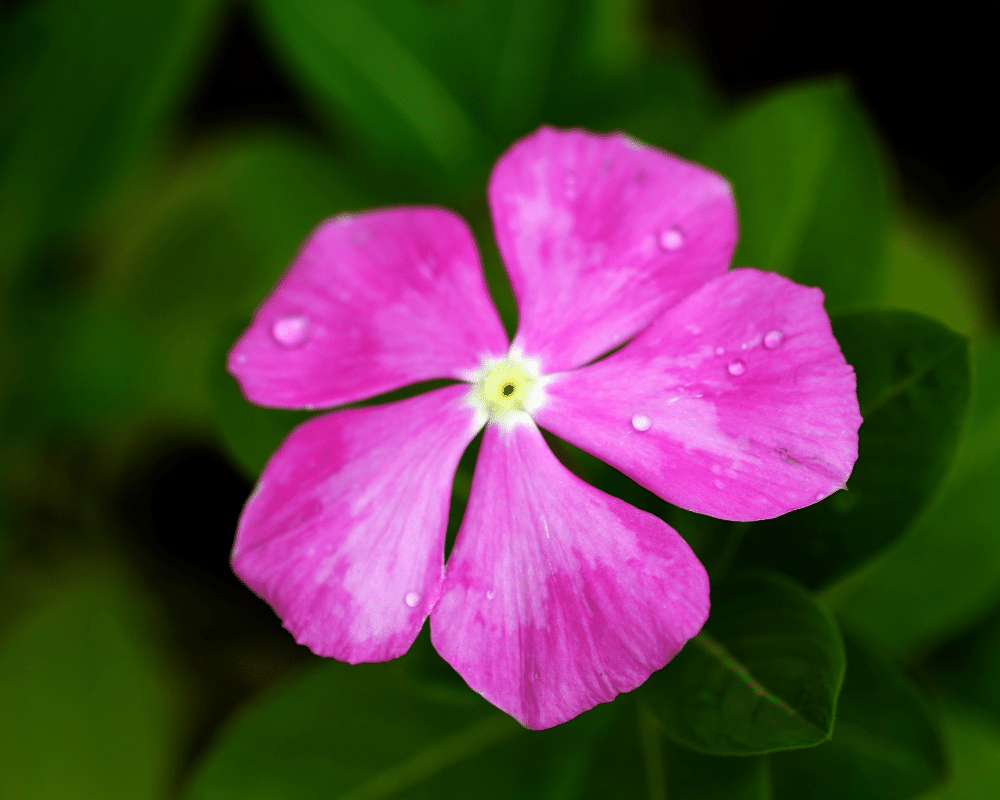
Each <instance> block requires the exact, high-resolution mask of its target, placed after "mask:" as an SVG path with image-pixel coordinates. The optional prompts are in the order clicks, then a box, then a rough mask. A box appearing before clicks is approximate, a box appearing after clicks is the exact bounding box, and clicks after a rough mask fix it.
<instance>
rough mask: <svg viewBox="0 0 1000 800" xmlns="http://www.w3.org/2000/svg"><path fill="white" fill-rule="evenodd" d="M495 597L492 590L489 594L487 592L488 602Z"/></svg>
mask: <svg viewBox="0 0 1000 800" xmlns="http://www.w3.org/2000/svg"><path fill="white" fill-rule="evenodd" d="M493 597H494V592H493V590H492V589H490V590H489V591H488V592H486V599H487V600H492V599H493Z"/></svg>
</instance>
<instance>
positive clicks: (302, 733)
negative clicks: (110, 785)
mask: <svg viewBox="0 0 1000 800" xmlns="http://www.w3.org/2000/svg"><path fill="white" fill-rule="evenodd" d="M406 660H407V659H404V660H403V661H402V662H401V661H395V662H390V663H387V664H359V665H356V666H349V665H347V664H340V663H337V662H333V661H327V662H324V663H322V664H320V665H318V666H317V667H315V668H314V669H312V670H310V671H309V672H307V673H306V674H304V675H302V676H301V677H299V678H298V679H296V680H294V681H292V682H291V683H289V684H287V685H286V686H284V687H282V688H281V689H279V690H278V691H276V692H274V693H273V694H271V695H270V696H269V697H266V698H264V699H263V700H261V701H260V702H258V703H257V704H256V705H255V706H253V707H251V708H250V709H248V710H247V711H246V712H245V713H244V714H243V715H241V717H240V718H238V719H237V720H236V721H235V722H234V723H233V724H232V725H230V726H229V727H228V729H227V730H226V731H225V732H224V734H223V735H222V737H221V739H220V740H219V741H218V742H216V743H215V745H214V746H213V747H212V748H211V750H210V752H209V754H208V757H207V759H206V760H205V762H204V763H203V764H202V765H201V766H200V767H199V768H198V770H197V771H196V773H195V776H194V778H193V780H192V783H191V786H190V790H189V792H188V793H187V795H186V796H187V797H188V798H189V800H223V799H226V800H228V798H233V799H234V800H235V799H236V798H239V800H255V799H256V798H261V800H263V799H264V798H267V799H268V800H270V798H273V797H282V798H288V799H289V800H299V798H303V799H304V798H310V800H312V798H316V800H319V799H320V798H323V800H326V799H327V798H342V799H344V800H346V798H351V800H355V799H360V798H366V800H374V798H403V797H405V798H427V800H431V799H432V798H441V799H442V800H446V799H447V798H466V797H476V798H484V800H488V799H489V798H497V799H498V800H499V799H500V798H510V797H517V798H526V799H530V798H551V797H575V796H578V795H579V794H580V793H581V792H582V789H583V786H584V779H585V775H586V772H587V765H588V763H589V762H590V760H591V758H592V757H593V753H594V746H595V742H596V741H597V737H598V736H599V734H600V733H601V732H602V731H603V730H605V729H606V727H607V724H608V722H609V720H611V719H612V718H613V717H614V715H615V713H616V709H615V706H612V705H605V706H601V707H599V708H598V709H595V710H594V711H590V712H588V713H586V714H583V715H582V716H580V717H577V718H576V719H575V720H573V721H571V722H569V723H567V724H565V725H562V726H559V727H558V728H554V729H551V730H548V731H539V732H532V731H527V730H525V729H523V728H522V727H521V726H520V725H518V724H517V723H516V722H515V721H514V720H512V719H511V718H510V717H508V716H506V715H505V714H503V713H501V712H499V711H497V710H496V709H494V708H493V707H492V706H490V705H489V704H488V703H486V702H485V701H484V700H482V698H480V697H479V696H478V695H476V694H474V693H473V692H471V691H470V690H469V689H468V687H464V686H461V687H459V688H452V687H451V686H450V685H447V684H444V683H441V682H438V681H434V682H428V681H418V680H416V679H414V678H413V677H410V675H409V674H408V671H407V669H406Z"/></svg>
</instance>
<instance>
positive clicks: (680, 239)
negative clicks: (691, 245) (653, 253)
mask: <svg viewBox="0 0 1000 800" xmlns="http://www.w3.org/2000/svg"><path fill="white" fill-rule="evenodd" d="M657 241H658V242H659V243H660V247H661V248H663V249H664V250H666V251H667V252H668V253H673V252H674V251H675V250H680V249H681V248H682V247H683V246H684V232H683V231H681V229H680V228H678V227H673V228H666V229H664V230H662V231H660V235H659V236H658V237H657Z"/></svg>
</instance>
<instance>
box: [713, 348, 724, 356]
mask: <svg viewBox="0 0 1000 800" xmlns="http://www.w3.org/2000/svg"><path fill="white" fill-rule="evenodd" d="M715 354H716V355H717V356H724V355H725V354H726V348H725V347H716V348H715Z"/></svg>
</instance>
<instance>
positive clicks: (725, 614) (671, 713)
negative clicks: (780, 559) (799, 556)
mask: <svg viewBox="0 0 1000 800" xmlns="http://www.w3.org/2000/svg"><path fill="white" fill-rule="evenodd" d="M843 675H844V652H843V645H842V644H841V642H840V634H839V633H838V631H837V626H836V623H835V622H834V621H833V619H832V618H831V617H830V615H829V614H828V613H827V612H826V611H825V609H823V608H822V607H821V606H820V605H819V604H818V603H817V602H816V601H815V600H814V599H813V598H812V597H811V596H810V595H809V594H808V593H807V592H806V591H805V590H804V589H802V588H801V587H799V586H797V585H796V584H794V583H793V582H791V581H789V580H787V579H784V578H779V577H777V576H772V575H767V574H754V573H751V574H747V575H739V576H736V577H735V578H733V579H731V580H729V581H727V582H725V583H723V584H722V585H721V586H719V585H716V586H714V587H713V592H712V615H711V617H710V618H709V621H708V623H707V624H706V625H705V628H704V630H703V631H702V632H701V633H700V634H699V635H698V636H696V637H695V638H694V639H692V640H691V642H689V643H688V645H687V646H686V647H685V648H684V650H682V651H681V653H680V655H678V656H677V657H676V658H674V660H673V661H672V662H670V663H669V664H668V665H667V666H666V667H664V669H662V670H661V671H660V672H658V673H656V674H654V675H653V677H651V678H650V679H649V681H648V682H647V683H646V685H645V687H644V689H643V690H642V694H643V697H644V700H645V702H646V703H647V704H648V705H649V708H650V710H651V711H652V713H653V715H654V716H655V717H656V719H657V720H659V722H661V723H662V725H663V728H664V730H665V731H666V732H667V734H668V735H669V736H670V737H671V738H673V739H674V740H675V741H677V742H679V743H681V744H683V745H685V746H687V747H690V748H692V749H695V750H699V751H702V752H705V753H716V754H720V755H747V754H752V753H767V752H771V751H773V750H782V749H786V748H790V747H808V746H810V745H815V744H818V743H819V742H822V741H824V740H826V739H828V738H829V737H830V732H831V730H832V729H833V719H834V709H835V707H836V702H837V693H838V692H839V691H840V682H841V679H842V678H843Z"/></svg>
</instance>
